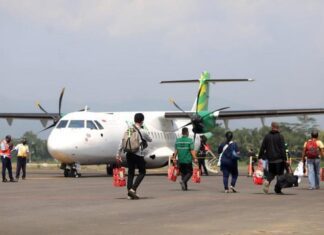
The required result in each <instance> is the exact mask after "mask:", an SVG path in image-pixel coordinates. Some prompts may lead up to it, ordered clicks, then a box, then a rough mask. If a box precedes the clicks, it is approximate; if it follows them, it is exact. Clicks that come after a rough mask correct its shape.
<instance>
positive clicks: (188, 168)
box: [179, 163, 193, 188]
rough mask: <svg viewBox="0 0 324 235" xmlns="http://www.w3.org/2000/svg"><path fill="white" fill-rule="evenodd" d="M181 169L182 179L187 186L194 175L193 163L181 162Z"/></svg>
mask: <svg viewBox="0 0 324 235" xmlns="http://www.w3.org/2000/svg"><path fill="white" fill-rule="evenodd" d="M179 170H180V174H181V180H182V182H183V183H184V184H185V186H186V188H187V187H188V186H187V183H188V181H189V180H190V178H191V176H192V171H193V169H192V163H179Z"/></svg>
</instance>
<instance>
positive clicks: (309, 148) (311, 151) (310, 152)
mask: <svg viewBox="0 0 324 235" xmlns="http://www.w3.org/2000/svg"><path fill="white" fill-rule="evenodd" d="M319 155H320V153H319V148H318V146H317V140H316V139H310V140H308V141H307V143H306V156H307V158H309V159H315V158H317V157H318V156H319Z"/></svg>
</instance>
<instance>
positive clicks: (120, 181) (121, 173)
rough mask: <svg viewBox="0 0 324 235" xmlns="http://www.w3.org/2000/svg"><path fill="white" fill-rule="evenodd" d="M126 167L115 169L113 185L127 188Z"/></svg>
mask: <svg viewBox="0 0 324 235" xmlns="http://www.w3.org/2000/svg"><path fill="white" fill-rule="evenodd" d="M125 172H126V171H125V167H118V168H114V169H113V185H114V186H115V187H124V186H126V179H125Z"/></svg>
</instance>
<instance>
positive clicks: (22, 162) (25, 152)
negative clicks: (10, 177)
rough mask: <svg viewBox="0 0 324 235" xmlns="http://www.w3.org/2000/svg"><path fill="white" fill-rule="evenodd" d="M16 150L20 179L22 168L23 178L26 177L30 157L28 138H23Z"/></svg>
mask: <svg viewBox="0 0 324 235" xmlns="http://www.w3.org/2000/svg"><path fill="white" fill-rule="evenodd" d="M14 150H16V151H17V167H16V180H19V176H20V171H21V170H22V173H23V174H22V179H23V180H24V179H26V164H27V158H28V157H29V147H28V145H27V140H26V139H25V138H23V139H22V141H21V143H20V144H18V145H17V146H16V147H15V148H14Z"/></svg>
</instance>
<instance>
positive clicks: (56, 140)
mask: <svg viewBox="0 0 324 235" xmlns="http://www.w3.org/2000/svg"><path fill="white" fill-rule="evenodd" d="M72 148H73V146H71V142H70V141H67V140H66V139H65V138H64V135H59V134H58V133H55V130H53V131H52V133H51V134H50V135H49V137H48V140H47V149H48V152H49V153H50V154H51V156H52V157H53V158H54V159H56V160H58V161H60V162H62V163H74V160H73V157H72V152H71V150H72Z"/></svg>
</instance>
